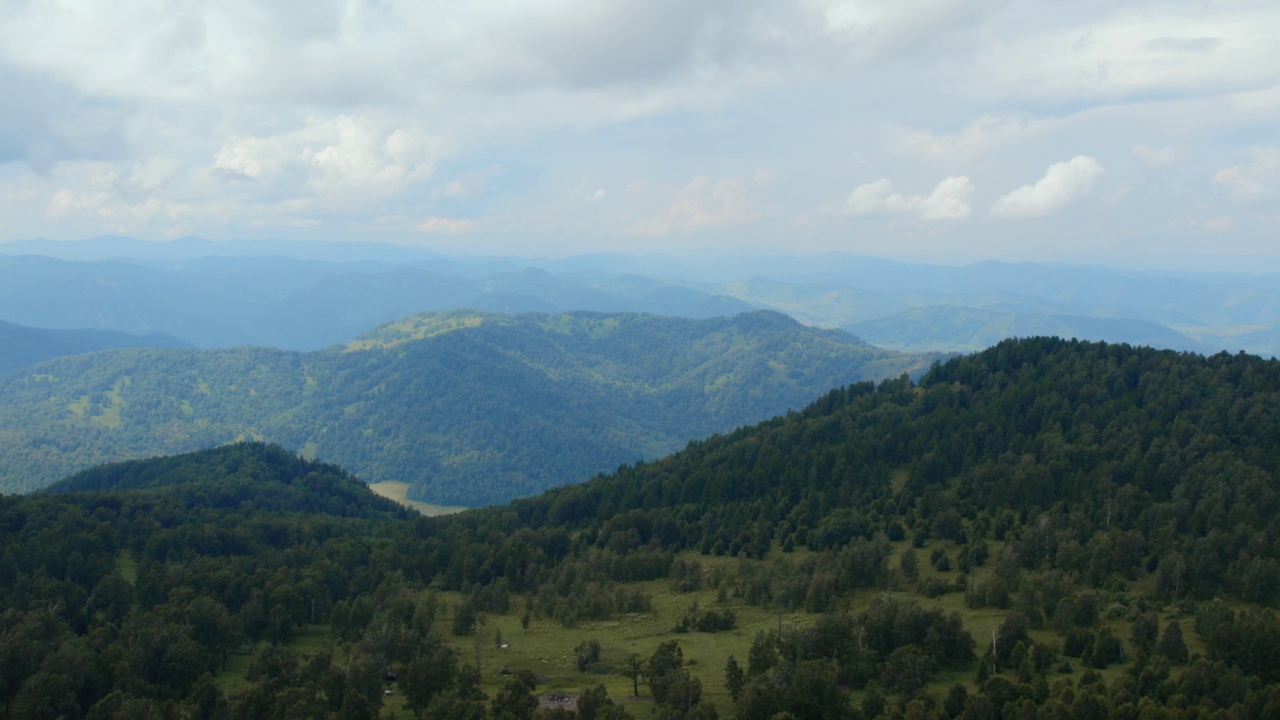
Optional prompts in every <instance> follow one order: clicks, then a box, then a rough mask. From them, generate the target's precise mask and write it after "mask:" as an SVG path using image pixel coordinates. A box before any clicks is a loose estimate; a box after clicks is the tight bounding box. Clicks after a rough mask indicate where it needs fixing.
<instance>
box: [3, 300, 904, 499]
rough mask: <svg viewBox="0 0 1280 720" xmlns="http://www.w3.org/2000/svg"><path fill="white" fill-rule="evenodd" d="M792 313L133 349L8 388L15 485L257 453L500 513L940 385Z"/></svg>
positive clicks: (426, 327) (437, 317)
mask: <svg viewBox="0 0 1280 720" xmlns="http://www.w3.org/2000/svg"><path fill="white" fill-rule="evenodd" d="M928 362H929V359H928V358H927V357H924V356H906V355H901V354H899V353H894V352H891V351H885V350H878V349H875V348H870V347H867V346H865V345H863V344H862V343H860V342H858V341H857V340H856V339H855V338H853V337H852V336H850V335H848V334H847V333H844V332H841V331H824V330H816V329H812V328H806V327H804V326H802V325H800V324H799V323H797V322H795V321H794V320H791V319H789V318H787V317H785V316H783V315H780V314H777V313H772V312H764V311H761V312H756V313H748V314H745V315H740V316H738V317H736V318H715V319H711V320H687V319H681V318H670V317H660V316H651V315H595V314H591V313H579V314H564V315H520V316H510V315H498V314H488V313H475V312H461V311H460V312H453V313H440V314H428V315H422V316H417V317H414V318H409V319H407V320H404V321H401V322H398V323H393V324H391V325H387V326H384V327H382V328H379V329H377V330H375V331H373V332H371V333H369V334H367V335H365V336H362V337H361V338H360V339H359V340H357V341H356V342H354V343H352V344H351V345H348V346H343V347H340V348H334V349H331V350H327V351H323V352H316V353H294V352H286V351H281V350H271V349H266V348H250V347H246V348H236V349H230V350H204V351H182V350H142V349H137V350H121V351H115V352H108V353H97V354H92V355H86V356H76V357H67V358H60V359H58V360H54V361H50V362H47V363H42V364H40V365H37V366H35V367H31V368H28V369H26V370H24V371H22V372H19V373H15V374H12V375H9V376H8V377H6V378H4V379H0V488H3V489H7V490H9V491H27V490H32V489H35V488H38V487H42V486H44V485H47V484H48V483H50V482H52V481H54V480H56V479H57V478H59V477H61V476H63V475H66V474H69V473H71V472H74V471H76V470H79V469H82V468H85V467H89V466H91V465H94V464H97V463H100V462H108V461H114V460H123V459H128V458H135V457H146V456H150V455H157V454H167V453H177V452H185V451H189V450H194V449H199V448H207V447H212V446H215V445H221V444H224V443H228V442H233V441H236V440H241V439H262V440H266V441H269V442H275V443H279V444H281V445H283V446H285V447H287V448H290V449H292V450H294V451H299V452H301V453H302V454H304V455H306V456H308V457H315V458H319V459H322V460H326V461H332V462H336V463H339V464H341V465H342V466H343V467H345V468H347V469H349V470H351V471H352V472H355V473H357V474H358V475H360V477H362V478H363V479H365V480H367V481H369V482H379V481H383V480H396V481H402V482H408V483H410V484H412V486H413V489H412V492H411V496H412V497H414V498H415V499H420V500H426V501H429V502H434V503H440V504H450V505H469V506H474V505H483V504H490V503H497V502H505V501H506V500H509V499H511V498H513V497H519V496H527V495H532V494H534V493H536V492H539V491H541V490H545V489H546V488H549V487H553V486H556V485H562V484H564V483H567V482H577V481H581V480H585V479H587V478H589V477H591V476H592V475H594V474H596V473H598V472H601V471H605V470H611V469H613V468H616V467H618V466H619V465H620V464H623V463H627V462H632V461H635V460H639V459H644V458H648V459H653V458H657V457H660V456H661V455H664V454H666V453H669V452H672V451H674V450H676V449H678V448H679V447H680V446H682V445H683V444H684V443H685V442H687V441H688V440H689V439H690V438H694V437H705V436H707V435H710V434H711V433H714V432H723V431H726V430H731V429H733V428H734V427H737V426H739V425H743V424H746V423H752V422H758V421H760V420H762V419H765V418H768V417H771V416H773V415H776V414H778V413H781V412H785V411H786V410H788V409H790V408H798V407H802V406H803V405H804V404H806V403H808V402H809V401H811V400H812V399H813V398H814V397H816V396H817V395H818V394H820V393H821V392H823V391H825V390H826V389H828V388H831V387H833V386H836V385H839V384H843V383H847V382H851V381H855V380H861V379H870V378H879V377H885V376H889V375H894V376H896V375H898V374H900V373H901V372H904V371H914V372H922V371H923V370H924V369H925V368H926V367H927V364H928Z"/></svg>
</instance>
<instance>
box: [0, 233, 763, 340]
mask: <svg viewBox="0 0 1280 720" xmlns="http://www.w3.org/2000/svg"><path fill="white" fill-rule="evenodd" d="M431 268H437V269H431ZM620 285H621V288H620V290H619V291H618V292H614V291H613V289H612V287H611V282H610V281H609V279H607V278H605V279H601V278H595V279H594V280H593V281H588V280H585V279H579V278H575V277H571V276H566V275H557V274H552V273H550V272H547V271H545V270H540V269H537V268H532V267H519V266H512V265H509V264H502V263H490V264H486V265H483V266H479V267H473V266H464V265H460V264H458V263H450V262H443V261H433V262H427V264H426V266H417V265H406V264H395V263H382V262H343V263H332V262H323V261H317V260H307V259H299V258H288V257H203V258H197V259H179V260H171V261H169V260H166V261H154V262H136V261H135V262H131V261H124V260H100V261H93V262H87V261H68V260H60V259H55V258H51V257H44V256H36V255H24V256H16V257H9V258H5V257H0V318H4V319H6V320H8V321H10V322H14V323H21V324H26V325H34V326H39V327H51V328H81V327H87V328H96V329H107V330H119V331H124V332H131V333H143V334H146V333H152V332H157V331H162V332H166V333H169V334H171V335H174V336H176V337H179V338H182V339H183V340H184V341H186V342H188V343H190V344H192V345H194V346H197V347H204V348H210V347H232V346H236V345H262V346H267V347H277V348H281V349H290V350H317V349H321V348H325V347H328V346H330V345H335V344H341V343H346V342H349V341H350V340H352V339H353V338H354V337H355V336H356V335H357V334H359V333H360V332H363V331H364V330H367V329H368V328H370V327H373V326H375V325H379V324H382V323H386V322H392V321H394V320H398V319H399V318H402V317H405V316H406V315H411V314H414V313H418V312H424V311H441V310H451V309H458V308H473V309H481V310H490V311H493V312H567V311H574V310H586V311H593V312H647V313H655V314H673V315H678V316H682V317H698V318H706V317H717V316H723V315H731V314H738V313H740V312H746V311H748V310H753V309H756V306H755V305H752V304H750V303H746V302H743V301H740V300H736V299H733V298H728V297H724V296H723V295H719V296H718V295H716V294H714V293H708V292H704V291H701V290H697V289H691V288H685V287H678V286H671V285H669V284H667V283H660V282H652V281H651V282H650V283H649V284H648V285H647V286H646V288H645V290H644V291H643V292H636V291H635V290H636V287H635V285H636V284H635V283H634V282H633V281H630V280H624V281H623V282H622V283H621V284H620Z"/></svg>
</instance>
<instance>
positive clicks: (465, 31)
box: [0, 0, 1280, 270]
mask: <svg viewBox="0 0 1280 720" xmlns="http://www.w3.org/2000/svg"><path fill="white" fill-rule="evenodd" d="M0 96H2V97H4V98H5V101H4V102H3V103H0V242H3V241H11V240H25V239H31V238H36V237H47V238H52V239H79V238H86V237H92V236H97V235H104V234H119V235H128V236H132V237H138V238H143V239H148V240H164V239H169V238H174V237H180V236H185V235H198V236H201V237H206V238H210V239H214V240H224V239H253V238H297V239H315V240H348V241H349V240H373V241H381V242H394V243H402V244H413V245H423V246H427V247H432V248H436V249H439V250H442V251H446V252H461V253H506V254H515V255H525V256H556V255H566V254H573V253H581V252H603V251H623V252H637V253H649V252H657V253H670V252H703V251H705V252H766V253H767V252H778V251H786V252H825V251H847V252H854V253H862V254H869V255H880V256H887V257H898V258H905V259H913V260H934V261H938V262H969V261H974V260H982V259H1004V260H1050V261H1063V262H1089V263H1098V264H1112V265H1122V266H1129V267H1190V268H1201V269H1247V270H1248V269H1255V270H1280V243H1277V242H1276V233H1275V228H1276V227H1277V225H1278V223H1277V219H1280V3H1276V2H1274V0H1268V1H1255V0H1196V1H1190V0H1161V1H1159V2H1126V1H1124V0H1105V1H1099V0H1074V1H1073V2H1058V1H1057V0H1034V1H1026V0H1021V1H1020V0H1007V1H1005V0H794V1H790V0H702V1H700V2H690V1H689V0H608V1H601V0H539V1H538V2H515V1H509V0H485V1H484V2H462V1H459V0H450V1H448V2H427V1H422V0H419V1H409V0H345V1H342V0H269V1H266V0H263V1H250V0H206V1H204V2H190V1H189V0H112V2H109V3H107V2H101V1H99V0H86V1H83V2H73V1H70V0H39V1H37V0H0ZM2 248H3V245H0V250H2Z"/></svg>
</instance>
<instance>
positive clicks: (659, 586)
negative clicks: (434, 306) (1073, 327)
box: [0, 338, 1280, 720]
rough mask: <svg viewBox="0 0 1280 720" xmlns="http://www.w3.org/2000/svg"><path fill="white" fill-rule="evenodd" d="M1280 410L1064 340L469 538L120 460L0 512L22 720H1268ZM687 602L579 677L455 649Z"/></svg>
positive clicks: (249, 449) (1230, 373) (251, 477)
mask: <svg viewBox="0 0 1280 720" xmlns="http://www.w3.org/2000/svg"><path fill="white" fill-rule="evenodd" d="M1278 413H1280V363H1277V362H1275V361H1263V360H1260V359H1258V358H1255V357H1249V356H1245V355H1227V354H1220V355H1215V356H1212V357H1203V356H1198V355H1193V354H1179V353H1175V352H1170V351H1155V350H1150V349H1141V348H1132V347H1128V346H1117V345H1107V344H1100V343H1099V344H1095V343H1083V342H1075V341H1063V340H1057V339H1042V338H1035V339H1028V340H1021V341H1007V342H1004V343H1001V344H1000V345H998V346H996V347H994V348H992V349H990V350H988V351H985V352H982V353H979V354H977V355H973V356H969V357H964V358H956V359H953V360H950V361H948V362H946V363H944V364H940V365H938V366H935V367H934V368H933V369H932V370H931V371H930V372H929V373H927V374H926V375H925V376H924V377H923V378H922V379H921V380H920V382H919V383H918V384H917V383H913V382H912V381H911V380H910V378H909V377H906V376H903V377H901V378H898V379H896V380H887V381H883V382H880V383H871V382H865V383H857V384H853V385H849V386H846V387H843V388H840V389H837V390H832V391H830V392H828V393H827V394H826V395H824V396H823V397H821V398H820V399H819V400H818V401H817V402H815V403H813V404H812V405H810V406H809V407H808V408H807V409H805V410H803V411H799V412H793V413H790V414H788V415H786V416H783V417H778V418H776V419H774V420H771V421H768V422H765V423H763V424H760V425H757V426H754V427H750V428H743V429H739V430H736V431H734V432H732V433H728V434H725V435H719V436H714V437H711V438H709V439H706V440H703V441H697V442H694V443H691V444H690V445H689V446H688V447H687V448H686V449H685V450H684V451H683V452H680V453H677V454H675V455H673V456H670V457H668V458H665V459H662V460H659V461H656V462H644V463H638V464H635V465H632V466H628V467H624V468H621V469H620V470H619V471H618V472H617V473H615V474H612V475H609V476H601V477H597V478H596V479H594V480H591V481H590V482H587V483H585V484H581V485H575V486H566V487H562V488H557V489H554V490H551V491H549V492H547V493H544V494H543V495H541V496H538V497H536V498H530V499H524V500H518V501H515V502H513V503H511V504H510V505H508V506H503V507H492V508H486V509H483V510H477V511H471V512H467V513H462V514H460V515H457V516H451V517H447V518H434V519H432V518H422V517H406V516H405V514H404V511H402V510H398V509H397V508H395V507H394V506H390V505H388V504H387V503H386V502H385V501H379V500H377V499H376V498H374V497H373V496H372V495H370V494H369V493H368V492H367V491H365V490H364V488H363V487H362V486H361V485H360V484H359V483H358V481H355V480H353V479H351V478H350V477H349V476H347V475H346V474H345V473H344V472H343V471H341V470H339V469H338V468H335V467H333V466H328V465H323V464H319V463H315V462H312V461H308V460H303V459H300V458H296V457H293V456H291V455H290V454H288V453H286V452H284V451H282V450H280V449H279V448H275V447H271V446H265V445H259V444H252V443H250V444H239V445H235V446H231V447H228V448H222V449H218V450H213V451H206V452H202V453H196V454H192V455H187V456H182V457H178V458H162V459H155V460H148V461H135V462H129V463H120V464H116V465H109V466H104V467H100V468H95V469H93V470H90V471H87V472H85V473H82V474H80V475H78V476H76V477H73V478H70V479H68V480H66V481H64V482H61V483H58V484H56V485H54V486H53V487H52V488H50V491H49V492H47V493H40V494H36V495H32V496H28V497H6V498H3V499H0V537H2V539H3V548H4V551H3V556H0V579H2V580H3V581H2V582H0V594H2V597H0V600H2V601H3V607H4V611H3V615H0V618H2V619H0V653H3V655H0V663H3V665H4V668H5V671H4V673H3V677H4V681H5V684H4V685H3V687H0V692H2V693H3V697H2V699H3V712H4V717H5V718H28V717H50V716H51V715H50V714H49V710H48V708H53V709H54V715H62V716H65V717H68V718H80V717H89V718H94V719H95V720H96V719H97V718H114V717H121V718H123V717H142V716H145V715H146V714H147V713H150V714H151V716H152V717H166V718H168V717H172V718H178V717H204V718H223V717H232V718H276V717H280V718H283V717H341V718H373V717H377V716H379V714H380V713H381V715H382V716H384V717H390V716H392V715H394V714H396V713H406V714H411V715H414V716H418V717H432V718H437V717H441V718H482V717H488V716H492V717H503V718H506V717H514V718H532V717H563V716H564V715H563V714H562V713H563V712H564V711H563V710H561V709H555V708H551V707H539V704H540V698H539V696H538V693H539V692H541V691H542V688H546V687H547V686H548V681H549V679H550V682H551V683H552V684H553V687H551V688H550V689H554V690H557V691H565V692H570V693H571V694H572V695H574V696H575V700H576V702H577V703H578V704H577V709H578V717H588V718H591V717H626V716H628V715H631V716H641V717H647V716H653V717H661V718H712V717H738V718H762V719H764V718H775V717H792V718H851V719H856V718H866V719H868V720H870V719H871V718H878V717H884V718H897V717H906V718H961V717H963V718H1041V717H1043V718H1105V717H1121V718H1135V719H1137V718H1144V719H1145V718H1201V717H1203V718H1218V717H1224V718H1227V717H1229V718H1243V717H1248V718H1268V717H1275V716H1276V715H1277V714H1280V684H1277V681H1280V677H1277V672H1278V669H1277V666H1276V665H1275V663H1274V661H1273V655H1274V649H1275V648H1276V647H1277V646H1278V643H1280V622H1278V621H1277V618H1276V616H1275V613H1274V608H1275V606H1276V605H1277V604H1280V520H1277V519H1276V514H1277V513H1276V511H1277V509H1280V508H1277V504H1278V503H1280V496H1278V495H1277V490H1278V487H1277V481H1278V480H1280V478H1278V477H1277V472H1278V471H1280V422H1277V421H1278V420H1280V418H1278V417H1277V414H1278ZM680 597H686V598H700V599H701V598H707V600H706V601H705V602H701V603H699V602H693V603H686V605H687V607H688V609H687V611H682V615H681V617H680V618H679V619H678V620H679V621H678V622H676V623H674V626H672V627H670V629H669V631H668V633H669V634H667V635H663V636H661V637H658V636H653V637H652V642H651V643H650V645H648V646H646V647H645V648H644V650H643V652H632V654H630V655H629V656H626V657H614V658H612V659H610V656H609V653H610V652H611V651H612V649H611V647H610V643H614V642H620V641H615V640H613V639H611V638H606V641H605V642H604V643H601V642H600V641H599V640H584V642H583V643H582V644H580V645H578V646H577V647H576V648H574V650H573V653H572V654H571V657H570V658H569V659H567V660H566V661H565V663H566V665H569V664H572V665H573V666H574V668H573V669H569V668H566V669H565V670H564V671H563V672H561V673H558V674H557V673H553V672H552V671H551V670H550V669H547V666H535V667H537V668H540V670H539V671H538V672H530V671H528V670H527V669H525V668H522V667H517V665H516V664H515V663H514V661H513V662H512V663H510V664H509V666H507V665H504V666H502V667H497V666H494V665H493V664H490V663H481V662H473V661H472V660H471V654H470V652H469V651H468V650H467V649H468V648H469V647H470V646H469V644H468V641H467V640H461V641H460V640H459V639H460V638H475V659H476V661H479V660H480V658H481V644H482V642H481V640H480V636H479V634H478V632H479V631H478V627H490V626H486V625H483V622H484V618H486V617H488V618H490V621H491V622H493V623H494V626H496V627H497V628H498V629H499V630H501V629H502V628H503V627H507V628H510V627H511V625H509V624H508V625H503V624H501V623H500V622H499V621H501V620H503V619H504V618H512V622H515V620H514V619H515V618H519V623H520V625H521V626H523V627H524V629H525V630H530V628H531V627H533V628H534V629H536V628H537V627H539V626H542V625H554V626H557V627H559V628H561V631H560V632H561V634H562V635H568V634H572V633H579V632H589V633H601V634H602V633H605V632H606V631H607V630H608V628H610V627H613V626H615V625H618V624H619V623H623V624H624V626H625V624H626V623H628V622H633V621H634V622H640V621H639V620H636V619H637V618H640V619H643V618H645V617H649V616H654V615H657V614H659V613H660V612H663V611H664V610H663V609H661V608H659V607H658V606H659V605H662V604H664V603H666V604H670V599H671V598H680ZM775 614H776V618H777V624H776V625H774V624H773V623H772V622H771V621H770V620H769V618H771V617H773V616H774V615H775ZM663 617H666V616H665V615H664V616H663ZM748 617H755V618H760V617H763V618H765V623H764V624H763V625H759V624H757V625H753V626H751V629H752V631H754V632H750V633H748V634H747V635H746V636H744V637H742V638H741V640H733V637H734V636H735V635H738V636H741V635H742V632H743V631H742V629H741V628H743V627H745V626H744V625H743V623H745V622H747V618H748ZM784 618H785V619H786V622H784ZM504 622H505V621H504ZM317 628H319V629H321V630H317ZM316 632H322V633H323V638H324V640H323V642H320V643H316V642H312V640H314V638H315V637H316V636H315V633H316ZM646 637H648V636H646ZM707 637H710V638H724V645H725V647H731V646H732V647H737V648H740V649H739V650H738V651H736V652H734V653H730V654H727V655H726V656H724V657H721V658H718V659H717V660H716V661H715V662H714V663H711V662H708V658H710V657H711V656H710V655H707V654H701V655H699V656H698V657H697V658H694V657H692V648H694V647H695V646H699V645H698V643H699V642H702V640H701V639H702V638H707ZM304 639H308V640H307V642H303V640H304ZM485 642H487V640H486V641H485ZM646 642H649V640H646ZM502 643H503V638H502V637H501V634H500V633H499V634H498V636H497V637H495V638H494V644H495V645H498V646H500V645H501V644H502ZM593 643H594V644H593ZM734 643H738V644H737V645H734ZM602 645H603V647H602ZM703 646H705V643H703ZM512 657H515V656H514V655H513V656H512ZM602 658H604V659H603V660H602ZM237 659H247V662H246V663H244V664H245V669H244V671H243V672H242V673H240V676H239V677H238V678H235V679H234V684H232V683H233V680H232V679H231V678H228V677H227V673H225V672H221V671H222V670H223V668H226V667H228V665H229V664H230V665H235V664H236V662H237ZM604 666H607V669H606V670H596V671H593V668H600V667H604ZM508 671H509V672H508ZM504 672H506V674H503V673H504ZM575 673H576V674H575ZM393 677H394V682H393V681H392V678H393ZM610 677H616V678H618V680H619V681H620V682H621V685H618V684H616V683H615V684H609V683H610V681H609V680H608V678H610ZM551 678H560V679H563V678H571V680H568V681H563V682H562V683H561V684H562V685H563V684H569V683H570V682H571V683H573V684H574V686H573V687H562V686H560V685H555V683H557V682H561V680H555V679H551ZM605 685H609V687H610V690H609V691H606V688H605ZM392 686H394V694H391V695H388V694H387V693H388V692H389V688H390V687H392ZM231 687H234V688H235V690H234V692H232V691H231V690H230V689H229V688H231ZM619 687H621V688H622V690H623V691H622V692H619V691H618V689H619ZM633 695H634V696H636V697H631V696H633ZM545 697H546V696H545V695H544V696H543V699H545ZM543 704H545V703H543ZM558 713H560V714H558Z"/></svg>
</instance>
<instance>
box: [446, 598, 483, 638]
mask: <svg viewBox="0 0 1280 720" xmlns="http://www.w3.org/2000/svg"><path fill="white" fill-rule="evenodd" d="M479 621H480V616H479V614H478V613H477V612H476V606H475V603H473V602H471V601H470V600H464V601H463V602H462V604H461V605H459V606H458V610H457V612H455V613H454V614H453V634H454V635H457V636H458V637H463V636H466V635H471V634H473V633H474V632H475V631H476V623H478V622H479Z"/></svg>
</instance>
